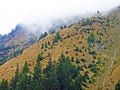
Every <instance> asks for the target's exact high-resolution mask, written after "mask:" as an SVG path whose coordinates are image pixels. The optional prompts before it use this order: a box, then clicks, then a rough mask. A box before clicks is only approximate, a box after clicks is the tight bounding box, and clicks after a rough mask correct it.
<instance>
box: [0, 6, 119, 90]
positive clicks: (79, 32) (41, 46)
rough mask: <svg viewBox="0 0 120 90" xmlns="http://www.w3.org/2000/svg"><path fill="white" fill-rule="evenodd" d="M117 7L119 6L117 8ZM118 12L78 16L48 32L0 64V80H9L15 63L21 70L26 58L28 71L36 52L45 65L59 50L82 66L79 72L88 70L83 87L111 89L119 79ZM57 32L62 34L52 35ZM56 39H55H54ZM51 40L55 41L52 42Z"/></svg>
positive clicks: (56, 58) (92, 89) (13, 71)
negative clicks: (88, 16)
mask: <svg viewBox="0 0 120 90" xmlns="http://www.w3.org/2000/svg"><path fill="white" fill-rule="evenodd" d="M117 9H120V8H117ZM119 22H120V13H117V14H114V13H110V14H108V15H107V16H101V15H100V13H98V14H97V15H96V16H93V17H90V18H87V19H84V20H81V21H80V22H79V23H76V24H74V25H72V26H70V27H68V28H65V29H62V30H60V31H58V33H54V34H50V35H48V36H47V37H45V38H43V39H41V40H40V41H39V42H37V43H35V44H34V45H32V46H30V47H29V48H28V49H26V50H24V51H23V53H22V54H21V55H19V56H17V57H15V58H13V59H11V60H10V61H8V62H6V63H5V64H3V65H1V66H0V81H1V80H2V79H3V78H4V79H7V80H8V81H10V80H11V79H12V77H13V76H14V73H15V70H16V66H17V64H18V65H19V69H20V71H21V70H22V67H23V65H24V63H25V62H26V61H27V62H28V64H29V68H30V71H31V73H33V67H34V66H35V64H36V60H37V56H38V54H41V55H42V56H43V57H44V59H43V60H42V61H41V65H42V68H43V69H44V68H45V67H46V65H47V64H48V61H49V60H52V62H57V60H58V58H59V57H60V55H61V54H64V55H65V56H69V57H70V58H73V60H72V61H71V62H72V63H73V64H74V65H76V66H79V67H80V68H82V70H80V73H81V74H84V73H86V72H87V73H88V75H89V77H90V80H91V82H87V83H86V84H87V86H88V87H87V88H86V87H84V86H83V88H85V89H86V90H97V89H102V90H106V89H108V90H110V89H114V87H115V84H116V83H117V81H118V80H119V79H120V71H119V68H120V67H119V66H120V57H119V54H120V46H119V45H120V41H119V39H120V27H119V26H120V24H119ZM58 34H59V35H60V37H61V38H59V39H57V40H56V39H55V37H58V36H56V35H58ZM54 40H55V42H54ZM53 42H54V43H53Z"/></svg>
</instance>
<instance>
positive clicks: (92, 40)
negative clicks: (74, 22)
mask: <svg viewBox="0 0 120 90" xmlns="http://www.w3.org/2000/svg"><path fill="white" fill-rule="evenodd" d="M94 42H95V35H94V34H93V33H91V34H90V35H89V36H88V43H94Z"/></svg>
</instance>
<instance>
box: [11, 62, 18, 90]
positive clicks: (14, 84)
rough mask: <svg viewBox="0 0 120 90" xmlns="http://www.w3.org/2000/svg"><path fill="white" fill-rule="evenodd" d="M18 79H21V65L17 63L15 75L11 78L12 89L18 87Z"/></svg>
mask: <svg viewBox="0 0 120 90" xmlns="http://www.w3.org/2000/svg"><path fill="white" fill-rule="evenodd" d="M18 80H19V65H18V64H17V67H16V71H15V77H14V78H13V79H12V80H11V83H10V90H15V89H16V87H17V84H18Z"/></svg>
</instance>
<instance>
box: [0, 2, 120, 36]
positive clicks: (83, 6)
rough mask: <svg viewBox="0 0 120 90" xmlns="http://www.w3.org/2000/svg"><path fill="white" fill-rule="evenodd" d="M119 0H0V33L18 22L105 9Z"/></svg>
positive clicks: (30, 21) (4, 32) (46, 19)
mask: <svg viewBox="0 0 120 90" xmlns="http://www.w3.org/2000/svg"><path fill="white" fill-rule="evenodd" d="M118 5H120V0H0V34H7V33H9V32H10V31H11V30H12V29H13V28H14V27H15V26H16V25H17V24H18V23H24V24H33V23H41V24H43V25H44V24H46V23H50V21H52V20H54V19H57V18H64V17H69V16H74V15H80V14H81V15H82V14H85V13H86V14H87V13H95V12H96V11H98V10H99V11H101V12H102V11H107V10H110V9H111V8H113V7H116V6H118Z"/></svg>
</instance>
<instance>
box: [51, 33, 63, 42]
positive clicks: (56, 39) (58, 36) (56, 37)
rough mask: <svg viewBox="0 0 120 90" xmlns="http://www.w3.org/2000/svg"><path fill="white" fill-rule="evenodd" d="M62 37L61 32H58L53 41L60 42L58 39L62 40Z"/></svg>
mask: <svg viewBox="0 0 120 90" xmlns="http://www.w3.org/2000/svg"><path fill="white" fill-rule="evenodd" d="M61 39H62V38H61V35H60V34H59V32H57V33H56V35H55V37H54V39H53V43H56V42H58V40H61Z"/></svg>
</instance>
